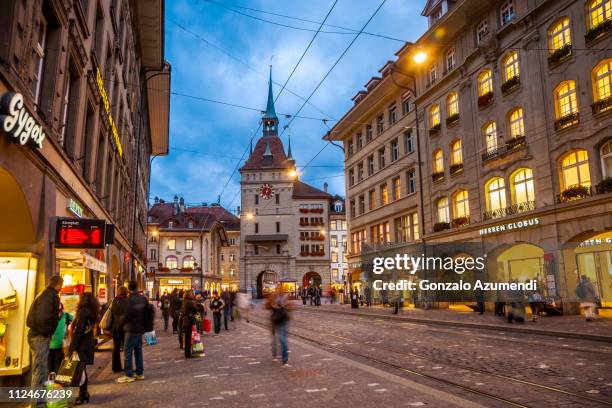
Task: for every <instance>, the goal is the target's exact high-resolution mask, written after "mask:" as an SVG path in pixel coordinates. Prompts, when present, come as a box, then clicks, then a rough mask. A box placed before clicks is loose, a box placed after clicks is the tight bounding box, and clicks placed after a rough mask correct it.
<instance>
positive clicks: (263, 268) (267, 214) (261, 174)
mask: <svg viewBox="0 0 612 408" xmlns="http://www.w3.org/2000/svg"><path fill="white" fill-rule="evenodd" d="M278 123H279V122H278V117H277V116H276V110H275V108H274V94H273V89H272V70H271V69H270V79H269V83H268V101H267V104H266V110H265V111H264V112H263V116H262V129H263V132H262V135H261V137H260V138H259V139H258V140H257V143H256V145H255V148H254V149H253V148H251V153H250V155H249V158H248V159H247V160H246V162H245V163H244V165H243V166H242V167H241V168H240V175H241V179H240V189H241V214H240V232H241V242H240V268H241V269H240V271H241V274H240V280H241V282H240V289H241V290H242V291H250V292H251V293H252V294H253V295H254V297H262V296H265V295H267V294H269V293H271V292H273V291H274V290H275V289H276V288H277V287H279V286H281V287H282V288H283V289H284V290H285V289H286V291H287V292H288V293H289V294H292V292H295V291H297V289H298V288H300V287H302V286H303V277H304V276H305V274H308V273H311V275H308V276H315V275H317V276H320V277H321V278H320V279H318V280H317V281H316V283H318V284H319V285H321V286H322V288H324V285H325V283H326V282H327V284H329V272H327V273H326V271H328V270H329V254H324V253H323V252H324V251H323V250H322V251H317V252H316V253H317V254H318V255H317V257H316V259H313V258H312V257H310V259H308V260H307V261H308V262H307V264H306V263H304V261H305V260H302V259H300V258H301V257H300V255H299V254H300V253H301V252H300V248H301V246H300V234H301V232H300V231H299V229H300V225H301V222H300V220H301V218H300V216H299V214H300V211H298V208H300V206H301V205H302V206H303V205H304V204H300V203H298V201H299V200H301V199H304V200H307V201H306V202H307V203H309V204H310V203H312V204H313V205H316V206H317V208H318V207H319V206H320V207H321V208H323V207H325V209H326V210H325V214H327V212H326V211H327V208H328V207H329V205H328V203H329V200H331V196H330V195H329V194H327V193H325V192H323V191H320V190H318V189H315V188H314V187H310V186H308V185H307V184H304V183H302V182H300V181H298V180H297V172H296V166H295V161H294V160H293V157H292V155H291V141H289V145H288V151H287V152H286V153H285V148H284V146H283V143H282V141H281V139H280V138H279V136H278ZM304 193H306V196H304ZM296 200H297V201H296ZM315 202H316V204H315ZM325 214H323V210H321V213H317V217H316V221H317V222H319V221H320V224H317V225H316V226H315V228H316V230H317V231H322V230H323V229H324V228H326V227H325V225H326V224H327V221H326V220H324V218H325V217H322V215H325ZM302 215H303V214H302ZM313 219H314V217H313ZM321 235H322V236H323V235H324V234H321ZM319 239H320V238H319ZM323 240H326V238H323ZM323 243H324V241H320V244H319V241H317V248H319V246H318V245H320V246H321V248H322V249H323V248H324V245H323ZM313 247H314V246H313ZM309 248H310V247H309ZM324 277H327V279H325V278H324Z"/></svg>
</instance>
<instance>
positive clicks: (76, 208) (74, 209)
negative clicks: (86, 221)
mask: <svg viewBox="0 0 612 408" xmlns="http://www.w3.org/2000/svg"><path fill="white" fill-rule="evenodd" d="M68 211H70V212H71V213H73V214H74V215H76V216H77V217H79V218H82V217H83V207H81V205H80V204H79V203H77V202H76V201H75V200H73V199H72V198H69V199H68Z"/></svg>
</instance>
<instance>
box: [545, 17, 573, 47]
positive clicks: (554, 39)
mask: <svg viewBox="0 0 612 408" xmlns="http://www.w3.org/2000/svg"><path fill="white" fill-rule="evenodd" d="M571 43H572V37H571V34H570V26H569V17H563V18H562V19H560V20H558V21H557V22H556V23H555V24H553V25H552V26H551V27H550V28H549V29H548V48H549V52H550V53H551V54H552V53H554V52H555V51H556V50H559V49H561V48H563V47H565V46H566V45H570V44H571Z"/></svg>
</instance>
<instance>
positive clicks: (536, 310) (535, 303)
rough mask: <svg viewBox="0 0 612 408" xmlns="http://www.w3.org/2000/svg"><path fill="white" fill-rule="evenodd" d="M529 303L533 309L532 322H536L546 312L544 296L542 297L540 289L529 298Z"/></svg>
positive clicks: (530, 294)
mask: <svg viewBox="0 0 612 408" xmlns="http://www.w3.org/2000/svg"><path fill="white" fill-rule="evenodd" d="M527 302H528V303H529V308H530V309H531V321H532V322H535V321H536V320H537V319H538V318H539V317H540V316H541V315H542V313H543V312H544V303H545V299H544V296H542V294H541V293H540V291H539V289H537V288H536V289H535V290H534V291H532V292H531V293H529V295H528V296H527Z"/></svg>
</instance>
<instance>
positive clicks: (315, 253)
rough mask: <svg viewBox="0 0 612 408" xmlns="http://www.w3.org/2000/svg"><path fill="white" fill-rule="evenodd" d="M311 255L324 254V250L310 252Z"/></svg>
mask: <svg viewBox="0 0 612 408" xmlns="http://www.w3.org/2000/svg"><path fill="white" fill-rule="evenodd" d="M310 255H311V256H325V252H324V251H320V252H311V253H310Z"/></svg>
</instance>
